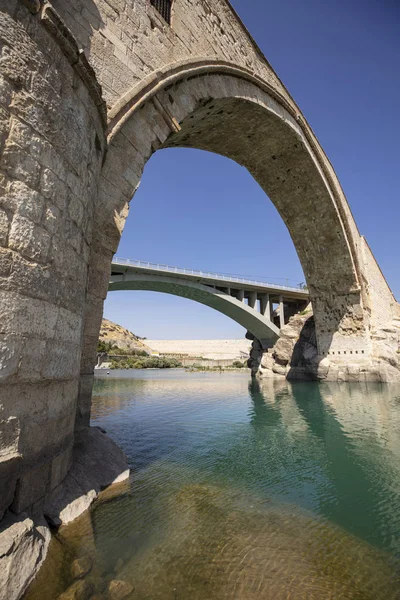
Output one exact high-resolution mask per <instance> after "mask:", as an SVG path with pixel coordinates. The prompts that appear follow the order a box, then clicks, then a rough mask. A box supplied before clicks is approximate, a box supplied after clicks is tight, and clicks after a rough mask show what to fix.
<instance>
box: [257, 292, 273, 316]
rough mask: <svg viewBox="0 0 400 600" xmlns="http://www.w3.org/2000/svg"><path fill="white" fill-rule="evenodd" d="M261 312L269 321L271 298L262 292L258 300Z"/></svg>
mask: <svg viewBox="0 0 400 600" xmlns="http://www.w3.org/2000/svg"><path fill="white" fill-rule="evenodd" d="M260 309H261V314H262V315H263V316H264V317H266V318H267V319H268V321H271V320H272V319H271V300H270V298H269V294H263V295H262V296H261V301H260Z"/></svg>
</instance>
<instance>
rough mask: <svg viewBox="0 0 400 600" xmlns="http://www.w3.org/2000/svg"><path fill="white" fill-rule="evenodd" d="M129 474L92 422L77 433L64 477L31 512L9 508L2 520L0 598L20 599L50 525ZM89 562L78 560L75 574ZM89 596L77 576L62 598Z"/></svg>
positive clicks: (113, 446)
mask: <svg viewBox="0 0 400 600" xmlns="http://www.w3.org/2000/svg"><path fill="white" fill-rule="evenodd" d="M128 477H129V469H128V464H127V459H126V456H125V454H124V453H123V451H122V450H121V449H120V448H119V447H118V446H117V445H116V444H115V442H113V440H112V439H111V438H109V437H108V436H107V435H106V434H105V433H104V432H103V431H101V430H100V429H99V428H97V427H90V428H85V429H82V430H80V431H79V432H76V434H75V443H74V448H73V462H72V466H71V468H70V470H69V472H68V474H67V477H66V478H65V479H64V481H63V482H62V483H61V484H60V485H58V486H57V487H56V488H55V489H54V490H53V491H52V492H50V493H49V494H48V495H47V496H46V498H45V499H43V501H41V502H38V503H37V506H34V507H31V508H30V509H29V514H28V513H21V514H19V515H16V514H14V513H13V512H11V510H8V511H7V512H6V513H5V516H4V518H3V519H2V521H1V529H0V600H14V599H17V598H20V597H21V596H22V594H23V593H24V591H25V590H26V588H27V586H28V585H29V583H30V582H31V581H32V579H33V578H34V577H35V575H36V573H37V572H38V570H39V568H40V567H41V565H42V564H43V561H44V559H45V558H46V554H47V549H48V545H49V543H50V537H51V534H50V528H49V524H50V525H52V526H55V527H58V526H59V525H62V524H65V523H69V522H70V521H72V520H74V519H75V518H77V517H78V516H79V515H81V514H82V513H83V512H84V511H85V510H87V509H88V508H89V506H90V504H91V503H92V502H93V500H94V499H95V498H96V497H97V495H98V494H99V492H100V491H101V490H103V489H104V488H106V487H107V486H109V485H111V484H113V483H118V482H120V481H123V480H125V479H127V478H128ZM111 489H112V488H111ZM12 506H13V505H12ZM12 506H11V507H12ZM90 566H91V565H90V564H89V561H87V560H86V562H85V561H82V560H81V561H80V562H79V563H77V564H76V565H75V566H74V570H75V571H74V576H76V577H83V576H84V574H85V573H87V572H88V570H90ZM89 596H91V589H89V588H88V586H87V585H86V583H84V582H83V581H81V580H79V581H77V582H76V583H75V584H74V585H73V586H71V588H69V589H68V590H67V591H66V592H65V594H64V595H63V598H65V600H66V599H67V598H68V599H69V600H70V599H78V598H79V599H82V598H86V597H87V598H88V597H89Z"/></svg>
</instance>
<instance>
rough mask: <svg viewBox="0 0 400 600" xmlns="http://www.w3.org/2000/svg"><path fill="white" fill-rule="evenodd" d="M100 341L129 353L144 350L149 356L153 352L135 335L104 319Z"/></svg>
mask: <svg viewBox="0 0 400 600" xmlns="http://www.w3.org/2000/svg"><path fill="white" fill-rule="evenodd" d="M99 341H100V342H106V343H110V344H112V345H113V346H117V347H118V348H119V349H120V350H124V351H128V352H138V351H143V350H144V351H145V352H148V353H149V354H151V352H152V350H151V349H150V348H149V347H148V346H146V344H144V343H143V342H142V341H141V340H140V339H139V338H138V337H137V336H136V335H135V334H134V333H132V332H131V331H129V330H128V329H126V328H125V327H122V326H121V325H117V324H116V323H113V322H112V321H109V320H108V319H103V320H102V322H101V328H100V335H99Z"/></svg>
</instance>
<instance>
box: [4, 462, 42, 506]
mask: <svg viewBox="0 0 400 600" xmlns="http://www.w3.org/2000/svg"><path fill="white" fill-rule="evenodd" d="M50 467H51V463H50V462H46V463H44V464H41V465H40V466H37V467H33V468H31V469H29V470H27V471H25V472H23V473H22V474H21V475H20V477H19V479H18V482H17V487H16V491H15V496H14V500H13V503H12V504H11V507H10V508H11V510H12V511H13V512H14V513H16V514H21V513H22V512H24V511H25V510H26V509H27V508H29V506H31V505H32V504H34V503H35V502H37V501H38V500H40V499H41V498H43V497H44V496H45V494H46V492H47V491H48V489H49V482H50Z"/></svg>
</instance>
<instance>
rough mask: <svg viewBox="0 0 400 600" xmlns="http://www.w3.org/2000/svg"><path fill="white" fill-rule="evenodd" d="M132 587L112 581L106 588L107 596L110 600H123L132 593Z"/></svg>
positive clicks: (116, 580)
mask: <svg viewBox="0 0 400 600" xmlns="http://www.w3.org/2000/svg"><path fill="white" fill-rule="evenodd" d="M133 589H134V588H133V586H132V585H131V584H130V583H128V582H127V581H121V580H120V579H113V580H112V581H110V583H109V586H108V594H109V596H110V598H111V600H124V598H127V597H128V596H129V594H131V593H132V592H133Z"/></svg>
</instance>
